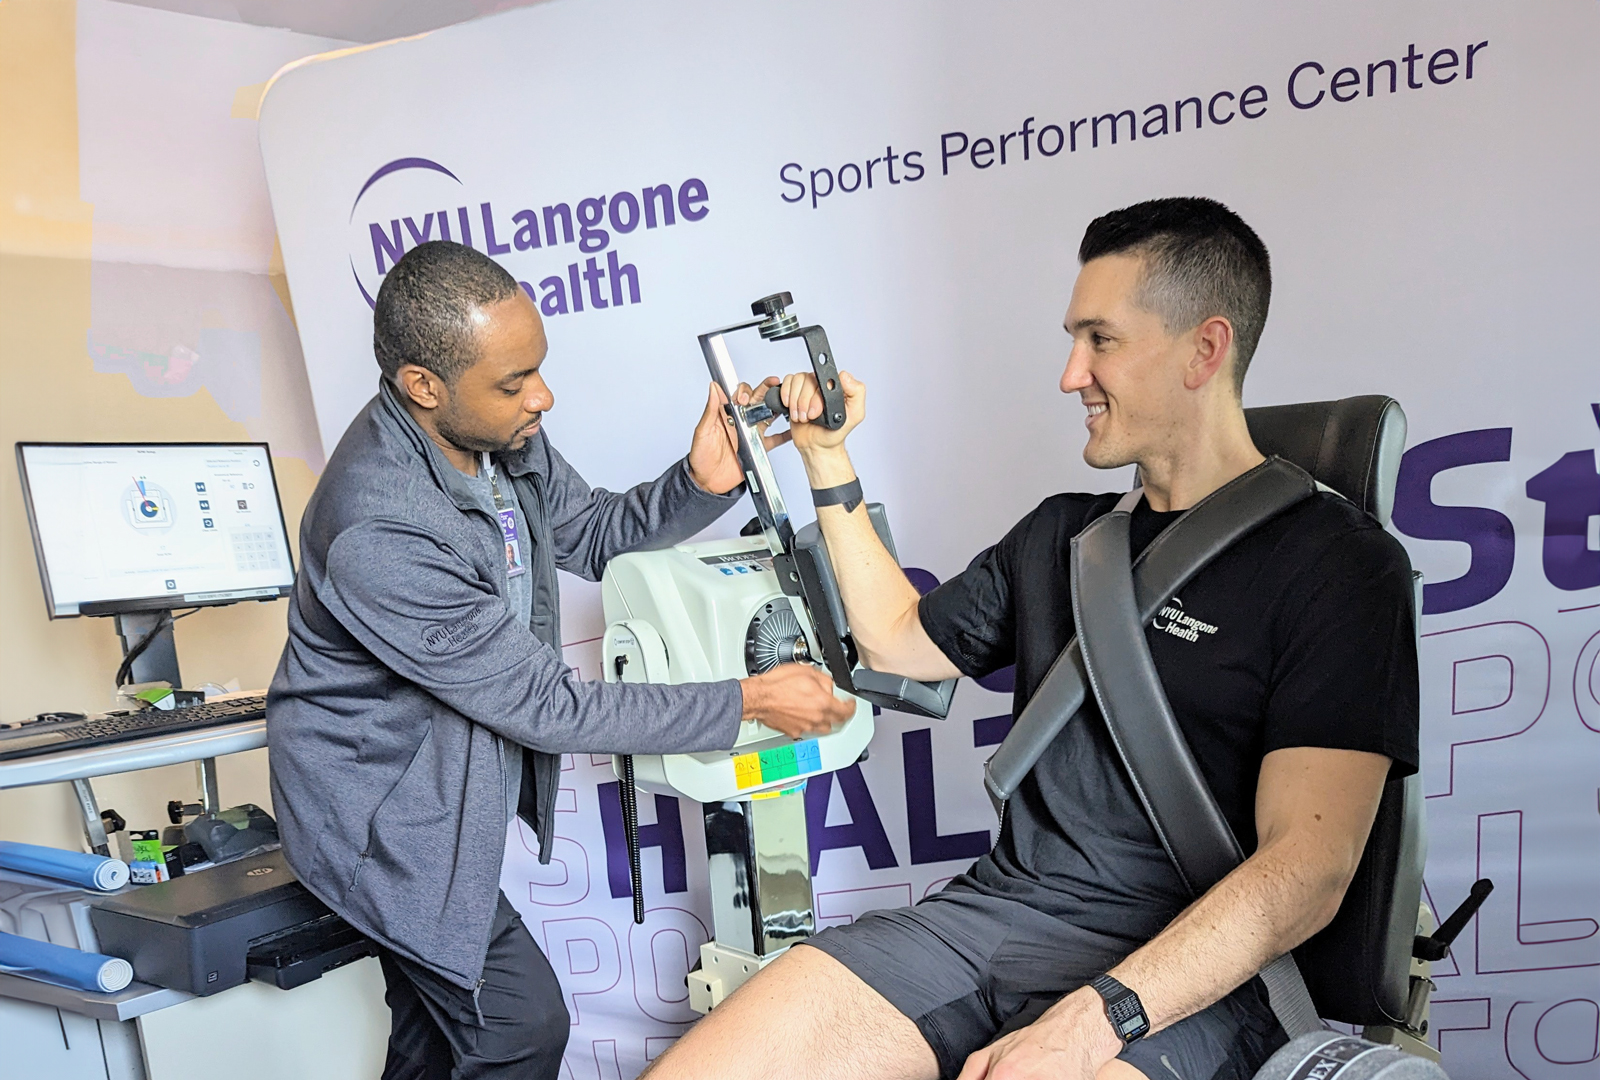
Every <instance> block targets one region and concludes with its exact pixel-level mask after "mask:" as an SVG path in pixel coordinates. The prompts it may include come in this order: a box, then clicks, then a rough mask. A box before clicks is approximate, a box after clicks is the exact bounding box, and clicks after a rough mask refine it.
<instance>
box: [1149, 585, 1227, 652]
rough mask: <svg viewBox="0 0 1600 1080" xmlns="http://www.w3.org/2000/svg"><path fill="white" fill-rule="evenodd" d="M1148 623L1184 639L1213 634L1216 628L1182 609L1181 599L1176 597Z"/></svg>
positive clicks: (1196, 638) (1188, 639)
mask: <svg viewBox="0 0 1600 1080" xmlns="http://www.w3.org/2000/svg"><path fill="white" fill-rule="evenodd" d="M1150 625H1151V627H1152V628H1154V629H1156V630H1161V631H1163V632H1165V633H1168V634H1171V635H1172V636H1173V637H1176V638H1182V639H1183V640H1185V641H1199V640H1200V635H1201V634H1215V633H1216V632H1217V628H1216V627H1215V626H1212V625H1211V624H1210V623H1208V622H1201V621H1200V620H1199V619H1197V618H1195V617H1194V616H1193V615H1190V614H1188V613H1187V612H1185V611H1184V610H1183V601H1182V600H1181V599H1179V598H1178V597H1176V596H1174V597H1173V598H1172V603H1170V604H1168V605H1167V606H1166V607H1164V608H1162V609H1161V611H1160V612H1159V613H1157V615H1156V617H1155V618H1154V619H1151V620H1150Z"/></svg>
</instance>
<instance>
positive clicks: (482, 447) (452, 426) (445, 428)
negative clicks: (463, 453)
mask: <svg viewBox="0 0 1600 1080" xmlns="http://www.w3.org/2000/svg"><path fill="white" fill-rule="evenodd" d="M541 419H542V416H541ZM524 426H526V425H524ZM434 427H435V428H436V429H437V430H438V432H439V436H440V438H442V439H444V441H445V442H447V443H449V444H450V445H451V446H453V447H455V448H456V449H457V450H470V451H472V452H473V453H490V454H503V453H505V452H506V451H508V450H511V449H512V448H513V446H514V445H515V444H516V443H517V442H518V441H519V440H522V439H526V438H527V435H525V434H524V433H523V430H522V429H521V428H519V429H517V433H516V434H515V435H513V436H511V438H509V439H504V440H499V439H493V438H486V437H485V436H483V435H480V434H476V433H474V432H471V431H468V430H467V429H466V428H464V427H462V426H461V425H459V424H457V423H456V414H455V409H454V408H453V407H450V408H447V409H444V410H441V415H440V416H439V417H438V418H437V419H435V420H434Z"/></svg>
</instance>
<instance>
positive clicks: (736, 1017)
mask: <svg viewBox="0 0 1600 1080" xmlns="http://www.w3.org/2000/svg"><path fill="white" fill-rule="evenodd" d="M645 1075H646V1076H648V1077H649V1080H810V1078H813V1077H816V1078H819V1080H820V1078H823V1077H827V1078H829V1080H834V1078H837V1080H858V1078H859V1080H934V1078H935V1077H937V1076H938V1075H939V1066H938V1062H937V1061H936V1060H935V1059H934V1056H933V1051H932V1050H931V1049H929V1047H928V1044H927V1042H926V1041H925V1040H924V1039H923V1037H922V1035H921V1033H920V1032H919V1031H918V1030H917V1026H916V1025H915V1024H914V1023H912V1022H911V1020H910V1019H908V1018H907V1017H906V1016H905V1015H904V1014H902V1013H901V1012H900V1011H899V1010H898V1009H896V1008H895V1007H894V1006H893V1005H891V1004H890V1003H889V1002H888V1001H887V1000H886V999H885V998H884V997H883V996H882V995H881V994H879V993H877V991H875V990H873V989H872V988H871V987H870V986H868V985H867V984H866V983H864V982H862V981H861V980H860V979H859V978H857V977H856V976H855V975H854V974H852V973H851V971H850V969H849V968H847V967H845V966H844V965H843V964H841V963H840V962H839V961H838V960H835V959H834V958H833V957H832V956H829V955H828V954H826V953H824V952H822V951H821V950H820V949H813V948H808V947H806V946H797V947H795V948H791V949H790V950H789V951H788V952H787V953H785V954H784V955H783V956H781V957H779V958H778V959H777V960H775V961H773V962H772V964H771V965H769V966H768V967H766V968H764V969H762V970H761V971H760V972H759V973H757V975H756V976H755V977H754V978H753V979H751V980H750V981H749V982H748V983H746V984H745V985H744V986H742V987H740V988H739V990H738V991H737V992H736V993H735V994H733V996H732V997H730V998H728V1000H726V1001H724V1002H723V1003H722V1004H721V1005H718V1006H717V1007H716V1009H715V1010H714V1011H713V1012H712V1013H711V1014H710V1015H709V1016H707V1017H706V1018H705V1019H704V1020H702V1021H700V1022H699V1023H698V1024H696V1025H695V1026H694V1027H692V1028H690V1029H689V1032H688V1034H686V1035H685V1036H684V1037H683V1038H681V1039H679V1040H678V1042H677V1043H676V1044H675V1045H674V1046H673V1047H672V1048H671V1049H670V1050H669V1051H668V1052H667V1053H666V1054H664V1055H663V1056H661V1057H660V1058H658V1059H657V1060H656V1062H655V1064H654V1065H653V1066H652V1067H651V1068H650V1069H648V1070H646V1073H645Z"/></svg>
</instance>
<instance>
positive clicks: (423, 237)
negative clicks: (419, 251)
mask: <svg viewBox="0 0 1600 1080" xmlns="http://www.w3.org/2000/svg"><path fill="white" fill-rule="evenodd" d="M400 220H401V221H403V222H405V226H406V232H408V233H410V234H411V242H412V244H426V243H427V242H428V241H429V240H432V239H433V215H432V214H424V215H422V228H421V229H420V230H419V229H418V228H417V223H416V222H415V221H412V220H411V219H410V218H401V219H400Z"/></svg>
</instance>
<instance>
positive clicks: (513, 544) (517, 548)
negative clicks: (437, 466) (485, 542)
mask: <svg viewBox="0 0 1600 1080" xmlns="http://www.w3.org/2000/svg"><path fill="white" fill-rule="evenodd" d="M479 460H480V461H482V462H483V471H484V472H486V473H488V474H489V489H490V490H491V491H492V492H494V512H495V517H496V518H498V519H499V521H500V539H501V540H502V541H503V542H504V543H505V546H506V576H507V577H508V578H514V577H517V576H518V575H520V574H524V573H527V570H528V568H527V567H526V566H524V565H523V564H522V539H521V537H520V536H519V535H518V529H517V512H516V511H515V510H513V509H512V508H511V507H509V506H507V505H506V500H505V499H504V497H502V496H501V494H500V480H499V478H498V477H496V476H495V474H494V462H493V461H492V460H491V459H490V457H489V454H488V451H484V452H483V455H482V457H481V458H480V459H479Z"/></svg>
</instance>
